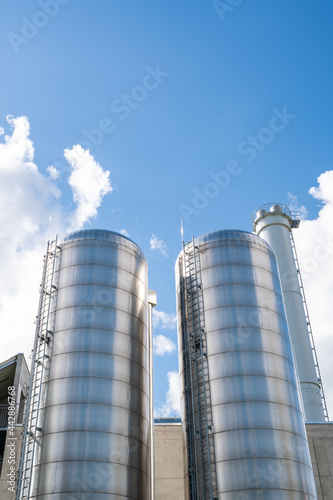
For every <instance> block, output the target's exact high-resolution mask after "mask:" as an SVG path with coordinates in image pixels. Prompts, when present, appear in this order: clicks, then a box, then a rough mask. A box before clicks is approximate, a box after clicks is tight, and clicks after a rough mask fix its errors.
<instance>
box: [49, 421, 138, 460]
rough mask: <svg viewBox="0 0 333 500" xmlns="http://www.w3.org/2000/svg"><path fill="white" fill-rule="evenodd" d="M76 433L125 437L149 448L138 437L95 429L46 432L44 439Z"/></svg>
mask: <svg viewBox="0 0 333 500" xmlns="http://www.w3.org/2000/svg"><path fill="white" fill-rule="evenodd" d="M76 432H81V433H84V434H94V433H96V434H106V435H108V436H121V437H124V438H128V439H129V440H133V441H137V442H139V443H140V444H142V445H143V446H144V447H145V448H148V445H147V443H145V442H144V441H142V439H139V438H138V437H135V436H130V435H129V434H122V433H121V432H108V431H98V430H95V429H69V430H67V431H64V430H58V431H55V432H45V433H43V437H45V436H53V435H54V436H59V435H61V434H67V433H70V434H71V435H73V434H75V433H76ZM43 463H48V462H43Z"/></svg>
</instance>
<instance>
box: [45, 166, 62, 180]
mask: <svg viewBox="0 0 333 500" xmlns="http://www.w3.org/2000/svg"><path fill="white" fill-rule="evenodd" d="M46 170H47V171H48V173H49V175H50V177H51V179H53V180H56V179H58V177H59V174H60V170H58V169H57V168H55V167H53V166H52V165H50V166H49V167H47V169H46Z"/></svg>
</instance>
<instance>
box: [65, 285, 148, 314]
mask: <svg viewBox="0 0 333 500" xmlns="http://www.w3.org/2000/svg"><path fill="white" fill-rule="evenodd" d="M76 286H79V287H84V286H98V287H99V288H102V287H103V288H106V289H108V290H109V289H110V288H113V289H114V290H122V291H123V292H126V293H127V294H128V295H131V296H132V297H135V298H136V299H138V300H139V301H140V302H141V304H143V305H144V306H145V308H146V309H147V306H146V302H145V301H144V300H142V298H141V297H139V296H138V295H136V294H135V293H133V292H130V291H129V290H126V289H125V288H121V287H120V286H113V285H107V284H105V283H77V282H76V283H72V284H71V285H64V286H62V287H59V288H57V292H59V291H60V290H69V289H71V288H74V287H76ZM84 305H85V304H84ZM94 305H95V306H96V307H104V306H103V305H99V304H94ZM55 310H57V309H55Z"/></svg>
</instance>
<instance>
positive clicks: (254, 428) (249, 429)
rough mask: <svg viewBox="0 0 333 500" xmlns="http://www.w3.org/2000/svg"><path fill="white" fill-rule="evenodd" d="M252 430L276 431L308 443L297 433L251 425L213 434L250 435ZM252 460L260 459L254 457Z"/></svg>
mask: <svg viewBox="0 0 333 500" xmlns="http://www.w3.org/2000/svg"><path fill="white" fill-rule="evenodd" d="M252 430H255V431H257V430H261V431H267V432H272V431H273V432H275V431H278V432H279V433H282V432H285V433H286V434H292V435H293V436H297V437H299V438H300V439H302V440H303V441H304V442H305V443H307V442H308V440H307V438H305V437H304V436H302V435H301V434H298V433H297V432H293V431H288V430H286V429H277V428H276V427H274V428H273V429H270V428H269V427H253V426H252V425H251V427H237V429H226V430H225V431H218V432H215V431H214V434H216V435H217V434H229V433H232V432H239V431H247V432H248V433H250V432H252ZM245 458H247V459H248V458H251V457H245ZM254 458H260V457H254ZM233 460H234V459H233ZM288 460H291V459H288Z"/></svg>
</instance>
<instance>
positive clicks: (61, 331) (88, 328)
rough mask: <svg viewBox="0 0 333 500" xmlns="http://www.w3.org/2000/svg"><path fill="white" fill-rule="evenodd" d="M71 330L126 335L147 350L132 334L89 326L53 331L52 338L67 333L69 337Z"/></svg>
mask: <svg viewBox="0 0 333 500" xmlns="http://www.w3.org/2000/svg"><path fill="white" fill-rule="evenodd" d="M145 326H146V325H145ZM73 330H93V331H94V330H101V331H103V332H109V334H110V335H112V334H113V333H120V334H121V335H126V336H127V337H129V338H130V339H134V340H135V341H136V342H138V343H139V344H141V345H142V346H143V347H144V348H145V350H146V351H147V350H148V347H147V346H146V345H145V344H144V343H143V342H141V340H139V339H138V338H137V337H133V335H132V334H130V333H128V332H121V331H119V330H110V328H102V327H95V326H94V327H91V326H77V327H71V328H63V329H62V330H55V331H54V333H53V336H54V337H55V336H56V335H57V334H60V333H63V332H67V335H69V333H68V332H72V331H73ZM70 352H71V351H70ZM53 356H54V355H53V354H52V357H53Z"/></svg>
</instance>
